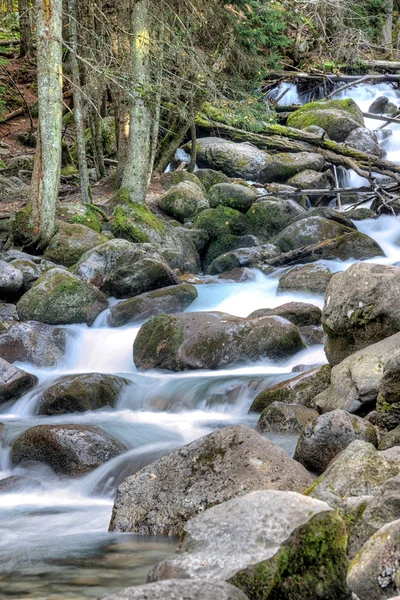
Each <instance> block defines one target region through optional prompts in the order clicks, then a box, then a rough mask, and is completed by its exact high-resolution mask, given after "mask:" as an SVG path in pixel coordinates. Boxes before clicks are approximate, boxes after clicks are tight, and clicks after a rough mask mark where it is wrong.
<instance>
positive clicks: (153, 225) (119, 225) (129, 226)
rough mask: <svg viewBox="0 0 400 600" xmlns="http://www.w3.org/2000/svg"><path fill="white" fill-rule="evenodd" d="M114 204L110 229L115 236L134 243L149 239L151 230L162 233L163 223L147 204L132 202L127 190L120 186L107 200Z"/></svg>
mask: <svg viewBox="0 0 400 600" xmlns="http://www.w3.org/2000/svg"><path fill="white" fill-rule="evenodd" d="M109 204H110V206H111V207H113V206H115V210H114V215H113V222H112V225H111V230H112V232H113V234H114V235H115V237H119V238H124V239H126V240H129V241H130V242H134V243H144V242H150V241H151V231H154V232H157V233H163V232H164V231H165V225H164V223H163V222H162V221H161V219H159V218H158V217H157V216H156V215H155V214H154V213H152V212H151V211H150V210H149V209H148V208H147V206H145V205H144V204H139V203H137V202H132V200H131V199H130V195H129V191H128V190H127V189H126V188H121V189H120V190H119V191H118V193H117V194H116V195H115V196H114V197H113V198H111V200H110V201H109Z"/></svg>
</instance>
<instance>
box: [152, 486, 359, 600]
mask: <svg viewBox="0 0 400 600" xmlns="http://www.w3.org/2000/svg"><path fill="white" fill-rule="evenodd" d="M347 564H348V561H347V557H346V529H345V526H344V523H343V521H342V520H341V518H340V517H339V516H338V515H337V514H336V513H335V511H334V510H332V509H331V508H330V507H329V506H328V505H327V504H326V503H325V502H318V501H316V500H312V499H311V498H307V497H305V496H302V495H300V494H296V493H293V492H282V491H272V490H268V491H255V492H252V493H250V494H246V495H245V496H242V497H240V498H234V499H232V500H229V501H228V502H225V503H224V504H220V505H219V506H213V507H212V508H209V509H208V510H206V511H205V512H204V513H203V514H201V515H198V516H197V517H195V518H194V519H191V520H190V521H189V522H188V523H187V524H186V526H185V529H184V539H183V542H182V543H181V545H180V547H179V549H178V551H177V554H176V555H175V556H174V557H173V558H171V559H167V560H165V561H163V562H161V563H159V564H158V565H156V566H155V567H154V568H153V569H152V571H150V574H149V580H150V581H155V580H162V579H170V578H181V579H187V578H195V577H202V578H204V579H209V578H211V577H216V576H218V577H220V578H221V579H224V580H225V581H228V582H230V583H233V584H234V585H236V586H237V587H238V588H240V589H241V590H243V592H244V593H245V594H246V595H247V596H248V597H249V599H250V600H261V599H265V600H266V599H267V598H271V599H272V598H277V599H278V598H279V599H281V598H282V599H284V598H286V599H289V598H293V599H294V598H309V599H310V600H319V599H321V598H335V600H348V598H349V592H348V589H347V586H346V582H345V579H346V570H347Z"/></svg>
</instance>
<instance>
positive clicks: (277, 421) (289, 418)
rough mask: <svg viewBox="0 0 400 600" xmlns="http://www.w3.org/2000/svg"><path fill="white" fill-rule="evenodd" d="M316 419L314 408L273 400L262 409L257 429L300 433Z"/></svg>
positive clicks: (269, 431)
mask: <svg viewBox="0 0 400 600" xmlns="http://www.w3.org/2000/svg"><path fill="white" fill-rule="evenodd" d="M316 419H318V413H317V411H316V410H313V409H312V408H307V407H306V406H301V405H300V404H284V403H283V402H272V403H271V404H269V406H267V408H265V409H264V410H263V411H262V413H261V416H260V418H259V420H258V423H257V430H258V431H262V432H264V433H300V432H301V431H302V430H303V429H304V427H307V425H308V424H309V423H310V422H312V421H315V420H316ZM371 427H373V426H372V425H371Z"/></svg>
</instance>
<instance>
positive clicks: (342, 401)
mask: <svg viewBox="0 0 400 600" xmlns="http://www.w3.org/2000/svg"><path fill="white" fill-rule="evenodd" d="M399 343H400V333H396V334H395V335H392V336H391V337H388V338H386V339H384V340H382V341H380V342H377V343H376V344H372V345H371V346H367V347H366V348H363V349H362V350H359V351H358V352H355V353H354V354H352V355H351V356H348V357H347V358H345V359H344V360H343V361H342V362H341V363H339V364H338V365H336V366H334V367H333V368H332V373H331V385H330V386H329V388H327V389H326V390H325V391H324V392H322V393H321V394H319V395H318V396H317V397H316V398H315V402H316V405H317V407H318V408H319V410H320V411H321V412H328V411H331V410H335V409H343V410H347V411H348V412H351V413H360V412H365V411H368V409H369V410H371V407H373V406H374V405H375V403H376V401H377V398H378V394H379V390H380V385H381V381H382V377H383V373H384V371H385V365H386V364H387V362H388V361H389V359H391V358H392V357H393V356H394V355H395V354H397V352H398V348H399ZM380 409H381V410H387V411H390V405H389V403H387V404H383V405H382V406H381V408H380Z"/></svg>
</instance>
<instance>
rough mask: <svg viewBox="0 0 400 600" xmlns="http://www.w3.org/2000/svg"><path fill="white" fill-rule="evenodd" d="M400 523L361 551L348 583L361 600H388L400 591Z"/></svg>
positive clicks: (381, 531) (378, 534)
mask: <svg viewBox="0 0 400 600" xmlns="http://www.w3.org/2000/svg"><path fill="white" fill-rule="evenodd" d="M399 547H400V520H397V521H393V522H392V523H388V524H387V525H384V526H383V527H382V528H381V529H379V531H377V532H376V533H375V534H374V535H373V536H372V537H371V538H370V539H369V540H368V541H367V542H366V543H365V544H364V546H363V547H362V548H361V550H360V552H359V554H358V555H357V557H356V558H355V559H354V560H353V562H352V563H351V564H350V567H349V573H348V577H347V583H348V585H349V588H350V589H351V590H352V592H354V593H355V594H356V595H357V596H358V598H359V599H360V600H372V598H373V599H374V600H386V599H387V598H390V597H391V596H393V594H396V593H398V592H399V591H400V550H399Z"/></svg>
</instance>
